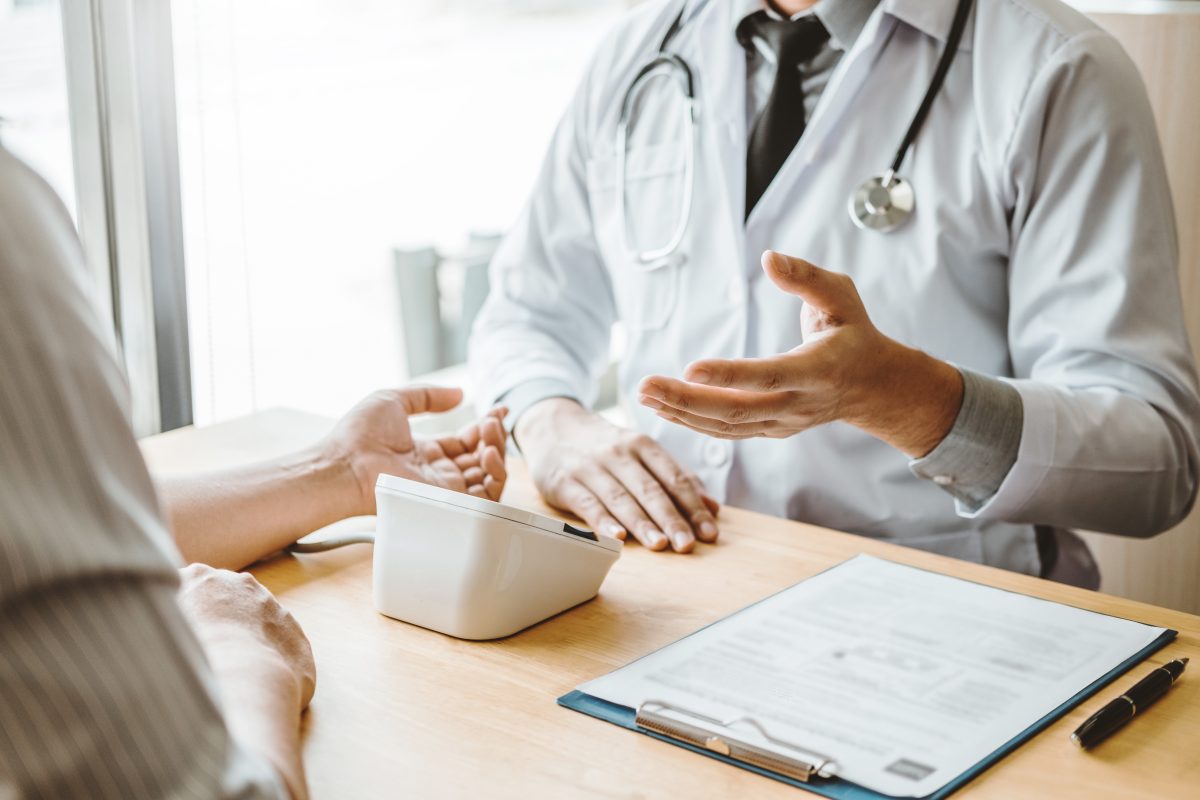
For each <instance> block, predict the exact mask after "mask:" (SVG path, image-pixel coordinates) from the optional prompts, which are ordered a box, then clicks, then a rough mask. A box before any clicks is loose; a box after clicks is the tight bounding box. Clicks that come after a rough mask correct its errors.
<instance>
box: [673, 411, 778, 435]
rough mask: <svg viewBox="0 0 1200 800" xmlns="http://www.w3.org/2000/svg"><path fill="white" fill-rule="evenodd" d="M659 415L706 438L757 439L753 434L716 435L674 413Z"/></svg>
mask: <svg viewBox="0 0 1200 800" xmlns="http://www.w3.org/2000/svg"><path fill="white" fill-rule="evenodd" d="M657 413H658V416H659V418H661V419H665V420H666V421H667V422H671V423H674V424H676V425H682V426H683V427H685V428H688V429H689V430H693V431H695V432H696V433H702V434H704V435H705V436H712V437H715V438H717V439H731V440H734V441H740V440H742V439H753V438H755V437H754V435H753V434H736V433H716V432H714V431H711V430H708V429H707V428H698V427H696V426H695V425H692V424H691V423H689V422H688V421H687V420H683V419H680V418H679V417H677V416H675V414H674V413H668V412H666V411H659V412H657Z"/></svg>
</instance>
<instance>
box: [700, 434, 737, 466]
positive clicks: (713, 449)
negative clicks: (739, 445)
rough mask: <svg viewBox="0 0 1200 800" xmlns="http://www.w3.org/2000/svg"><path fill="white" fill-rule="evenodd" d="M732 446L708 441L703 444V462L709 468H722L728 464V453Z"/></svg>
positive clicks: (726, 443) (711, 440) (714, 440)
mask: <svg viewBox="0 0 1200 800" xmlns="http://www.w3.org/2000/svg"><path fill="white" fill-rule="evenodd" d="M732 449H733V445H731V444H729V443H728V442H721V441H717V440H716V439H710V440H709V441H707V442H705V443H704V461H705V463H706V464H708V465H709V466H710V467H723V466H725V465H726V464H727V463H729V451H730V450H732Z"/></svg>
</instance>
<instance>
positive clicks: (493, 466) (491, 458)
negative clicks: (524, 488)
mask: <svg viewBox="0 0 1200 800" xmlns="http://www.w3.org/2000/svg"><path fill="white" fill-rule="evenodd" d="M479 465H480V466H481V467H482V468H483V471H484V472H485V473H487V474H488V475H490V476H491V477H492V478H493V479H494V480H497V481H499V482H500V483H504V481H505V480H506V479H507V478H508V470H506V469H505V467H504V457H503V456H501V455H500V453H499V451H497V450H496V448H494V447H489V448H487V449H486V450H484V451H483V457H482V458H481V459H480V460H479Z"/></svg>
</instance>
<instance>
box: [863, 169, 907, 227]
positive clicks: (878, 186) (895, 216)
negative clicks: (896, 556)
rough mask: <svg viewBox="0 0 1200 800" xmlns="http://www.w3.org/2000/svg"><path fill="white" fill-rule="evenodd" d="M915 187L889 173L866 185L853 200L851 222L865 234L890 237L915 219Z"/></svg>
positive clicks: (872, 179)
mask: <svg viewBox="0 0 1200 800" xmlns="http://www.w3.org/2000/svg"><path fill="white" fill-rule="evenodd" d="M915 205H916V198H915V196H914V195H913V189H912V184H910V183H909V182H908V181H906V180H904V178H901V177H900V176H899V175H896V174H895V173H894V172H891V171H888V172H885V173H884V174H882V175H876V176H875V177H873V178H870V179H868V180H867V181H865V182H864V183H863V184H862V186H859V187H858V189H856V190H855V192H854V194H853V195H851V196H850V207H849V210H850V219H852V220H854V224H855V225H857V226H858V227H859V228H862V229H863V230H872V231H879V232H881V233H887V232H889V231H894V230H895V229H896V228H899V227H900V226H901V225H903V224H904V222H905V221H906V220H907V219H908V218H909V217H910V216H912V212H913V208H914V207H915Z"/></svg>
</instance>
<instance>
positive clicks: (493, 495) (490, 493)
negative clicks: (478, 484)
mask: <svg viewBox="0 0 1200 800" xmlns="http://www.w3.org/2000/svg"><path fill="white" fill-rule="evenodd" d="M483 491H484V493H486V494H487V498H488V500H499V499H500V495H502V494H504V481H498V480H496V479H495V478H493V477H492V476H491V475H488V476H487V477H486V478H484V479H483Z"/></svg>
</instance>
